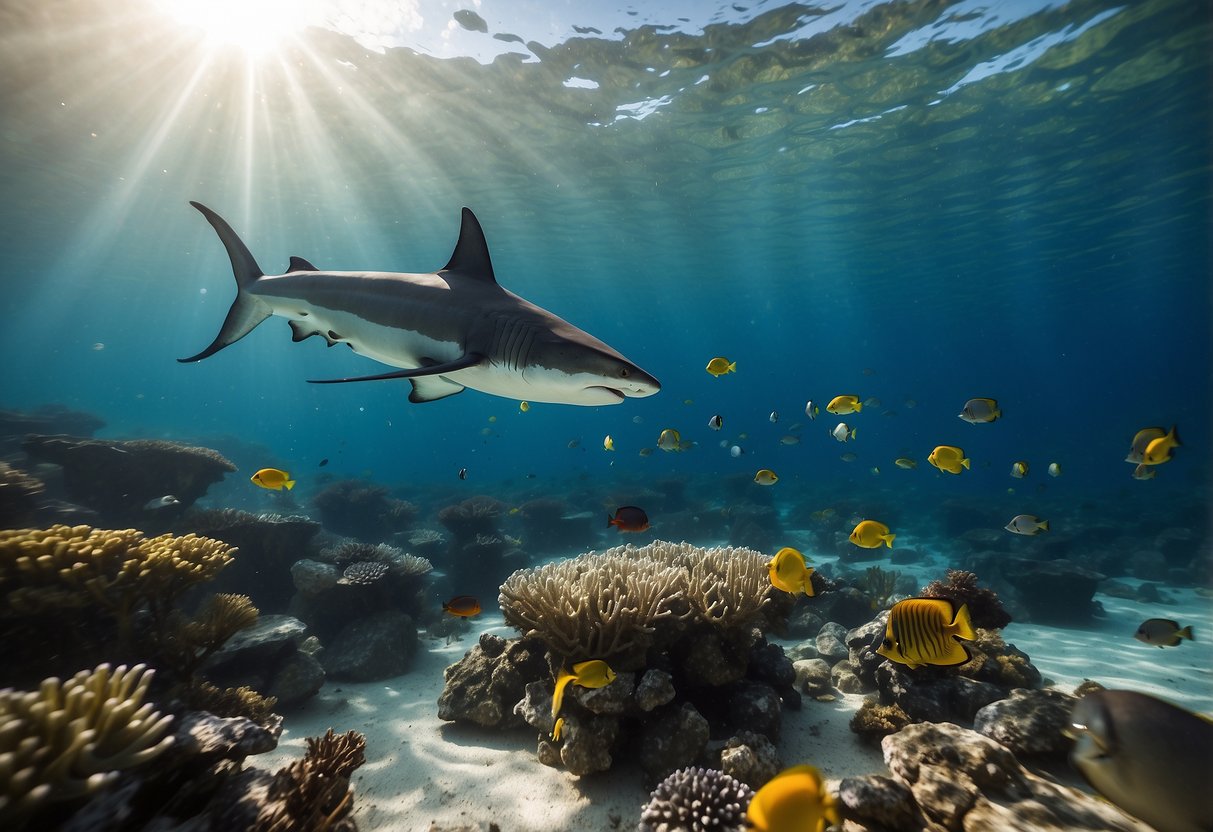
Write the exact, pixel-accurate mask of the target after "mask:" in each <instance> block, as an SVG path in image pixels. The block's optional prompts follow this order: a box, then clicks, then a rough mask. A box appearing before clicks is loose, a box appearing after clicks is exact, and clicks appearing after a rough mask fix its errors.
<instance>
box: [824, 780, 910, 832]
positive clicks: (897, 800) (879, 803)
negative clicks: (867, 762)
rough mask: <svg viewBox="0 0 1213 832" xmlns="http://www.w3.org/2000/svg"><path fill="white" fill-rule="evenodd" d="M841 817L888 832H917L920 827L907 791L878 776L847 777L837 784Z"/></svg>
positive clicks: (901, 786)
mask: <svg viewBox="0 0 1213 832" xmlns="http://www.w3.org/2000/svg"><path fill="white" fill-rule="evenodd" d="M838 802H839V803H840V804H841V811H842V814H843V816H844V817H847V818H858V819H862V820H863V822H864V825H865V826H875V827H876V828H879V829H886V830H891V832H918V830H920V829H922V827H923V824H922V821H921V820H920V818H919V814H918V806H917V804H915V803H914V795H913V794H911V793H910V790H909V789H908V788H906V787H905V786H903V785H902V784H901V783H898V782H897V781H896V780H893V779H892V778H890V777H885V776H883V775H880V774H868V775H865V776H863V777H847V778H845V779H844V780H843V781H842V782H841V783H840V784H839V785H838Z"/></svg>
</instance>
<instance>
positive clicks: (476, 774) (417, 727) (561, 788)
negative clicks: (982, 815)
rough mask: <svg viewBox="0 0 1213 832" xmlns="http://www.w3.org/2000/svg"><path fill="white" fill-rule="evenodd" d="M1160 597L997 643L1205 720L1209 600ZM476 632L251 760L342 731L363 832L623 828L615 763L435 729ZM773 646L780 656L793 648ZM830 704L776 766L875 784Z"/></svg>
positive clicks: (347, 686) (795, 719)
mask: <svg viewBox="0 0 1213 832" xmlns="http://www.w3.org/2000/svg"><path fill="white" fill-rule="evenodd" d="M819 560H820V561H821V562H828V561H829V560H830V559H829V558H823V559H819ZM897 568H898V569H899V570H901V571H912V572H914V573H915V574H919V572H920V571H921V576H922V577H923V578H924V582H925V579H929V578H930V577H937V576H940V574H941V573H942V571H943V570H942V567H941V566H940V565H938V564H935V565H932V564H925V565H923V566H922V567H918V568H913V569H910V570H905V569H903V568H902V567H897ZM1124 582H1125V583H1132V581H1124ZM1166 592H1167V593H1168V594H1169V595H1171V596H1172V597H1173V598H1174V599H1175V600H1176V603H1175V604H1173V605H1147V604H1141V603H1137V602H1134V601H1128V600H1123V599H1120V598H1112V597H1109V596H1106V595H1103V594H1099V595H1097V596H1096V598H1097V600H1099V601H1100V602H1101V603H1102V604H1103V606H1104V608H1105V615H1104V617H1102V618H1100V619H1097V620H1096V621H1094V622H1092V623H1091V624H1090V626H1088V627H1085V628H1082V629H1068V628H1058V627H1050V626H1045V625H1040V624H1018V623H1012V624H1011V625H1009V626H1008V627H1007V628H1006V630H1004V633H1003V634H1004V637H1005V638H1006V640H1007V641H1008V642H1011V643H1013V644H1015V645H1016V646H1017V647H1019V648H1020V649H1021V650H1024V651H1025V652H1027V653H1028V655H1029V656H1031V658H1032V663H1033V664H1035V665H1036V667H1037V668H1039V670H1040V671H1041V673H1042V674H1043V675H1044V676H1045V678H1046V679H1047V680H1052V682H1053V683H1054V684H1055V685H1056V686H1057V687H1058V688H1060V689H1062V690H1066V691H1071V690H1073V688H1074V687H1075V686H1076V685H1078V684H1079V683H1081V682H1082V680H1083V679H1094V680H1096V681H1098V682H1100V683H1101V684H1103V685H1105V686H1107V687H1117V688H1130V689H1133V690H1138V691H1142V692H1145V693H1152V694H1155V695H1157V696H1160V697H1163V698H1165V699H1168V700H1170V701H1172V702H1175V703H1177V704H1180V705H1183V706H1185V707H1188V708H1191V709H1193V710H1198V711H1204V712H1206V713H1208V712H1210V711H1213V601H1210V599H1209V598H1207V597H1202V596H1201V595H1199V594H1198V593H1197V592H1196V591H1195V590H1192V589H1171V588H1169V587H1168V588H1167V589H1166ZM1152 617H1162V618H1174V619H1176V620H1177V621H1179V622H1180V623H1181V624H1191V625H1192V626H1193V629H1194V630H1195V633H1196V639H1197V640H1196V641H1195V642H1187V641H1185V642H1184V643H1183V644H1181V645H1180V646H1179V647H1177V648H1173V649H1159V648H1157V647H1152V646H1149V645H1145V644H1141V643H1140V642H1137V641H1135V640H1134V639H1133V637H1132V636H1133V632H1134V631H1135V630H1136V628H1137V625H1138V624H1140V623H1141V622H1142V621H1143V620H1145V619H1146V618H1152ZM485 631H487V632H492V633H496V634H498V635H501V636H503V637H505V638H512V637H515V636H516V635H517V633H515V632H514V631H513V630H512V629H510V628H508V627H505V626H504V623H503V621H502V619H501V617H500V616H499V615H498V616H496V617H493V616H486V617H484V618H483V619H478V621H477V627H476V628H475V629H474V630H473V631H472V632H471V633H469V634H467V635H465V636H464V640H463V641H460V642H455V643H452V644H450V645H446V644H445V643H444V642H443V641H442V640H425V639H423V641H422V645H421V648H420V649H419V651H418V654H417V656H416V657H415V659H414V664H413V667H412V669H411V670H410V671H409V672H408V673H407V674H406V675H404V676H401V677H399V678H396V679H390V680H387V681H382V682H373V683H366V684H351V683H345V682H332V681H330V682H327V683H326V684H325V686H324V688H323V689H322V690H321V692H320V694H319V695H318V696H317V697H316V698H315V699H313V700H312V701H311V702H309V703H308V704H307V705H306V706H305V707H304V708H302V709H300V710H298V711H295V712H293V713H291V714H289V715H288V716H287V719H286V728H285V731H284V734H283V738H282V742H281V743H280V745H279V747H278V749H277V750H275V751H273V752H271V753H269V754H264V755H261V756H259V757H255V758H251V759H250V761H249V762H250V763H251V764H252V765H256V766H258V767H261V768H265V769H269V770H274V769H276V768H277V767H278V766H280V765H283V764H285V763H286V762H288V761H289V759H291V758H297V757H300V756H302V754H303V752H304V751H305V749H306V746H305V743H304V740H305V738H306V737H308V736H319V735H321V734H323V733H324V732H325V731H326V730H327V729H328V728H330V727H331V728H333V729H334V730H336V731H337V732H339V733H340V732H344V731H348V730H351V729H352V730H355V731H360V732H362V733H363V734H365V735H366V740H367V748H366V758H367V762H366V764H365V765H364V766H363V767H362V768H360V769H359V770H358V771H357V772H356V773H355V775H354V778H353V783H354V788H355V801H356V803H355V812H354V817H355V819H356V820H357V822H358V825H359V827H360V828H361V829H363V830H366V832H370V830H397V831H399V832H425V830H428V829H429V828H430V826H431V824H432V823H437V824H439V825H440V826H459V825H461V824H466V825H472V826H474V825H475V824H479V823H485V824H487V823H488V822H494V823H496V824H497V825H498V826H499V827H500V828H501V830H502V832H568V831H569V830H587V832H597V831H598V830H615V829H620V830H629V829H634V828H635V826H636V823H637V821H638V819H639V816H640V810H641V807H642V806H643V805H644V804H645V803H647V801H648V791H649V790H648V789H647V788H646V787H645V786H644V785H643V784H644V776H643V774H642V772H641V771H640V770H639V769H638V768H636V767H634V766H631V765H627V764H622V765H621V764H619V763H617V764H616V766H615V768H613V769H612V770H611V771H609V772H604V773H600V774H595V775H591V776H588V777H583V778H578V777H574V776H572V775H570V774H569V773H568V772H566V771H563V770H561V769H555V768H550V767H548V766H545V765H542V764H541V763H539V761H538V760H537V759H536V757H535V746H536V743H537V740H538V736H537V735H536V733H535V732H534V731H533V730H531V729H511V730H491V729H481V728H476V727H473V726H465V725H455V724H453V723H449V722H443V721H442V720H440V719H439V718H438V716H437V710H438V707H437V702H438V696H439V694H440V693H441V692H442V686H443V675H442V672H443V669H444V668H446V667H447V666H448V665H450V664H453V663H455V662H457V661H458V660H459V659H461V658H462V657H463V655H464V653H465V652H466V651H467V650H468V649H470V648H471V646H472V645H474V644H475V643H476V639H477V638H478V637H479V634H480V633H481V632H485ZM781 643H782V644H784V646H785V647H790V646H791V645H792V644H794V643H795V642H781ZM836 696H837V698H836V699H835V700H834V701H832V702H817V701H814V700H812V699H810V698H808V697H806V698H805V700H804V706H803V707H802V708H801V709H800V710H799V711H792V710H785V711H784V721H783V734H782V738H781V740H780V743H779V745H778V749H779V753H780V755H781V757H782V758H783V760H784V762H785V763H786V764H788V765H794V764H798V763H806V762H807V763H812V764H813V765H816V766H817V767H818V768H820V769H821V770H822V771H823V772H824V773H825V775H826V776H827V777H828V778H829V779H830V780H831V781H837V779H839V778H843V777H849V776H853V775H860V774H868V773H885V768H884V763H883V760H882V758H881V755H880V750H879V749H878V748H877V747H875V746H868V745H865V744H862V743H860V742H859V741H858V739H857V738H856V736H855V735H854V734H853V733H852V732H851V730H850V727H849V725H848V723H849V721H850V719H851V715H852V714H853V713H854V712H855V710H856V709H857V708H858V707H859V706H860V704H861V703H862V702H863V700H864V698H865V697H864V695H860V694H836Z"/></svg>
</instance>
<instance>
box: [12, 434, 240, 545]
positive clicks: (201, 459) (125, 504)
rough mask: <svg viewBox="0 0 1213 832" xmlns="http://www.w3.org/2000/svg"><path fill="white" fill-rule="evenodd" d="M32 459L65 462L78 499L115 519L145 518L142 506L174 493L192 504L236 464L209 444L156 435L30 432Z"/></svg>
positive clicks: (66, 480)
mask: <svg viewBox="0 0 1213 832" xmlns="http://www.w3.org/2000/svg"><path fill="white" fill-rule="evenodd" d="M21 447H22V449H23V450H24V451H25V452H26V453H27V454H28V455H29V456H30V457H32V458H34V459H39V460H42V461H44V462H53V463H55V464H56V465H60V466H62V467H63V484H64V486H65V488H66V489H67V493H68V496H69V497H71V499H72V500H73V501H75V502H77V503H81V504H83V505H86V506H88V507H89V508H92V509H95V510H96V511H98V512H100V513H101V515H102V516H103V517H105V518H106V520H107V521H108V522H111V523H138V522H140V521H141V520H145V519H147V512H146V510H145V508H144V506H146V505H147V503H148V502H149V501H151V500H155V499H159V498H160V497H163V496H164V495H165V494H172V495H173V496H175V497H176V498H177V499H178V501H179V502H180V507H181V509H185V508H188V507H189V506H191V505H192V504H193V503H194V501H196V500H197V499H198V498H199V497H201V496H202V495H203V494H205V493H206V490H207V489H208V488H210V486H211V485H212V484H213V483H216V482H219V481H220V480H222V479H223V477H224V475H225V474H228V473H231V472H232V471H235V470H236V466H235V465H233V464H232V463H231V462H229V461H228V460H227V459H225V458H224V457H223V456H222V455H221V454H219V453H218V452H216V451H212V450H211V449H209V448H198V447H193V446H190V445H182V444H180V443H177V442H166V441H163V440H158V439H134V440H127V441H121V440H116V439H82V438H79V437H74V436H44V435H37V434H35V435H31V436H27V437H26V438H25V441H23V442H22V443H21Z"/></svg>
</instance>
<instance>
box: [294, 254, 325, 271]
mask: <svg viewBox="0 0 1213 832" xmlns="http://www.w3.org/2000/svg"><path fill="white" fill-rule="evenodd" d="M286 270H287V271H288V272H318V271H320V269H318V268H316V267H315V266H313V265H312V264H311V263H309V262H308V261H306V260H304V259H303V258H302V257H292V258H291V262H290V265H288V266H287V268H286Z"/></svg>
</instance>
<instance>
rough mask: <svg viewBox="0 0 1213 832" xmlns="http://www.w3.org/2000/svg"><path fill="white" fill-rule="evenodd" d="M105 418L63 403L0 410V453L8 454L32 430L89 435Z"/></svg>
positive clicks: (46, 432)
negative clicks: (32, 407) (73, 408)
mask: <svg viewBox="0 0 1213 832" xmlns="http://www.w3.org/2000/svg"><path fill="white" fill-rule="evenodd" d="M103 427H105V420H103V419H101V418H99V417H97V416H94V415H93V414H91V413H85V412H83V411H80V410H71V409H69V408H68V407H67V406H66V405H61V404H47V405H42V406H41V407H38V408H35V409H34V410H0V454H2V455H4V456H6V457H7V456H11V455H12V454H15V453H16V452H17V451H18V450H19V448H20V444H21V441H22V440H23V439H24V438H25V437H26V436H27V435H29V434H31V433H37V434H57V435H64V434H66V435H69V436H80V437H85V438H91V437H92V435H93V434H94V433H96V432H97V431H99V430H101V428H103Z"/></svg>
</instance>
